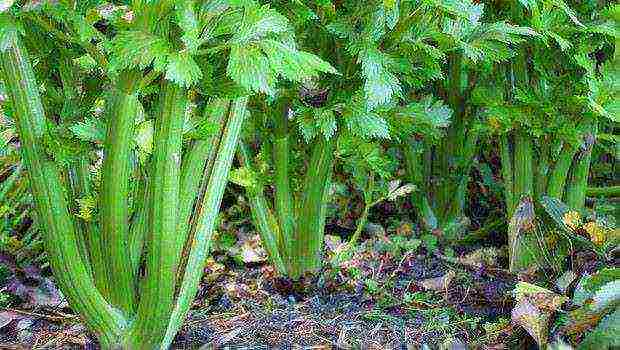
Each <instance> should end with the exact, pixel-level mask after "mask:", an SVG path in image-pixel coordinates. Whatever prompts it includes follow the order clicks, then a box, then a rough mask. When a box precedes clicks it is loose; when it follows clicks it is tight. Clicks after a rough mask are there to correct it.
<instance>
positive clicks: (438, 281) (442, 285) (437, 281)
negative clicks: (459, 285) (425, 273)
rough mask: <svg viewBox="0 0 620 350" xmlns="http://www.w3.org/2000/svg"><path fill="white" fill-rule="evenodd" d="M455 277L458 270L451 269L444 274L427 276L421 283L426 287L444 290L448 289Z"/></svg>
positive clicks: (439, 290)
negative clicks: (433, 276)
mask: <svg viewBox="0 0 620 350" xmlns="http://www.w3.org/2000/svg"><path fill="white" fill-rule="evenodd" d="M454 277H456V272H454V271H452V270H450V271H448V272H447V273H446V274H445V275H443V276H439V277H435V278H427V279H425V280H422V281H420V282H419V283H420V285H421V286H422V287H423V288H424V289H427V290H434V291H437V292H443V291H445V290H447V289H448V286H450V283H451V282H452V280H453V279H454Z"/></svg>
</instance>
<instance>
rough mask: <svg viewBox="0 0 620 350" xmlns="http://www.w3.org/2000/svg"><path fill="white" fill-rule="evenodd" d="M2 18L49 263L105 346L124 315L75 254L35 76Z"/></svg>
mask: <svg viewBox="0 0 620 350" xmlns="http://www.w3.org/2000/svg"><path fill="white" fill-rule="evenodd" d="M9 21H10V20H9ZM7 22H8V21H5V22H4V23H3V25H4V26H5V28H3V29H4V30H5V32H4V39H3V40H4V46H3V47H2V49H0V71H1V72H2V78H3V81H4V83H5V84H6V87H7V91H8V95H9V98H10V100H11V102H12V105H13V108H14V110H13V111H14V116H15V123H16V126H17V130H18V133H19V137H20V142H21V145H22V147H21V152H22V157H23V161H24V164H25V167H26V169H27V170H28V174H29V177H30V186H31V189H32V194H33V198H34V200H35V208H36V210H37V213H38V223H39V224H40V225H41V226H40V227H41V228H42V230H43V232H44V240H45V246H46V250H47V253H48V258H49V261H50V265H51V267H52V270H53V271H54V276H55V277H56V282H57V284H58V286H59V287H60V289H61V290H62V292H63V294H64V295H65V296H66V297H67V299H68V300H69V302H70V304H71V307H72V308H73V309H74V310H75V311H77V312H78V313H80V315H82V317H83V318H84V321H85V322H86V324H88V325H89V326H90V328H91V329H92V330H93V331H94V332H95V334H97V336H98V337H99V340H100V342H101V344H102V346H109V345H111V344H114V343H115V342H117V341H118V339H120V335H121V333H122V329H123V327H124V324H125V321H124V319H123V318H122V316H121V315H120V314H119V313H118V312H117V311H116V310H115V309H113V308H112V307H111V306H110V305H109V304H108V303H107V302H106V301H105V299H104V298H103V296H102V295H101V293H100V292H99V291H98V290H97V288H96V287H95V284H94V283H93V280H92V279H91V277H90V275H89V273H88V269H87V267H86V266H85V264H84V262H83V261H82V260H81V259H76V258H75V257H77V256H79V254H80V253H79V247H78V244H77V240H76V236H75V231H74V223H73V222H72V220H71V215H70V214H69V211H68V204H67V199H66V192H65V191H64V188H63V185H62V182H61V177H60V172H59V171H58V169H57V168H56V166H55V165H54V164H53V162H51V161H49V160H48V158H47V155H46V153H45V146H44V138H45V137H46V136H45V135H46V133H47V130H46V120H45V115H44V112H43V106H42V104H41V98H40V96H39V91H38V87H37V82H36V79H35V76H34V72H33V70H32V66H31V64H30V61H29V59H28V54H27V51H26V49H25V48H24V47H23V46H22V45H21V42H20V40H19V37H18V35H17V33H18V31H17V29H16V28H14V27H13V24H12V23H10V22H8V23H7Z"/></svg>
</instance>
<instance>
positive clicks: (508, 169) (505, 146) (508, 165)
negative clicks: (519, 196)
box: [500, 134, 516, 218]
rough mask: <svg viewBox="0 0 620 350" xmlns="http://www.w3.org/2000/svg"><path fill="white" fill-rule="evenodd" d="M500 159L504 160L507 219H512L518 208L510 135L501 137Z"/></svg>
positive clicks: (503, 174)
mask: <svg viewBox="0 0 620 350" xmlns="http://www.w3.org/2000/svg"><path fill="white" fill-rule="evenodd" d="M500 157H501V160H502V178H503V180H504V200H505V201H506V213H507V217H508V218H511V217H512V213H513V212H514V210H515V208H516V202H515V194H514V184H513V173H512V155H511V152H510V144H509V143H508V135H506V134H503V135H501V136H500Z"/></svg>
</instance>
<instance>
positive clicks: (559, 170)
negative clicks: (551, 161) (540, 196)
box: [547, 144, 577, 200]
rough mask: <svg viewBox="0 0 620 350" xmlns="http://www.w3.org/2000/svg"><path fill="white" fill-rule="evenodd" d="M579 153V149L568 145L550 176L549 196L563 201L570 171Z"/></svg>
mask: <svg viewBox="0 0 620 350" xmlns="http://www.w3.org/2000/svg"><path fill="white" fill-rule="evenodd" d="M576 152H577V147H574V146H573V145H570V144H566V145H565V146H564V147H563V149H562V152H561V153H560V156H559V158H558V160H557V161H556V162H555V166H554V167H553V170H552V171H551V174H550V176H549V183H548V184H547V196H549V197H553V198H557V199H560V200H561V199H562V195H563V194H564V186H565V184H566V179H567V178H568V171H569V170H570V167H571V164H572V163H573V157H574V156H575V153H576Z"/></svg>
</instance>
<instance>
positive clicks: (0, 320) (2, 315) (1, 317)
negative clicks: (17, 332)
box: [0, 311, 23, 329]
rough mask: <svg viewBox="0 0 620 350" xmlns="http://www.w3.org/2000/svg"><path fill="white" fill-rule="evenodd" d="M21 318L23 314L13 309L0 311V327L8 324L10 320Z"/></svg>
mask: <svg viewBox="0 0 620 350" xmlns="http://www.w3.org/2000/svg"><path fill="white" fill-rule="evenodd" d="M22 318H23V315H20V314H18V313H17V312H13V311H0V329H2V328H4V327H6V326H8V325H9V324H10V323H11V322H13V321H15V320H20V319H22Z"/></svg>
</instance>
